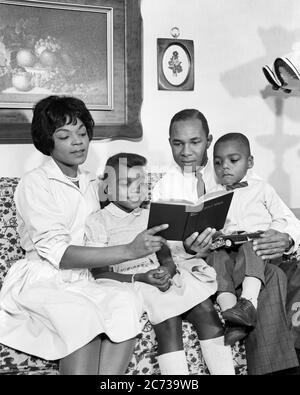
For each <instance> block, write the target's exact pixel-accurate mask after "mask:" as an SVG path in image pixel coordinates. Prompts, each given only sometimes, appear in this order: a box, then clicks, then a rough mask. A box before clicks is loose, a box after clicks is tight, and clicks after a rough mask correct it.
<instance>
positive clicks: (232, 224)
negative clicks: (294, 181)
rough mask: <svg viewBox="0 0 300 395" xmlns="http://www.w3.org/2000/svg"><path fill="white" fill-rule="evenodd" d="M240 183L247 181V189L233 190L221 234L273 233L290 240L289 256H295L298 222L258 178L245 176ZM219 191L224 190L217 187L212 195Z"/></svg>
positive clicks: (268, 185) (272, 190)
mask: <svg viewBox="0 0 300 395" xmlns="http://www.w3.org/2000/svg"><path fill="white" fill-rule="evenodd" d="M241 181H242V182H243V181H247V182H248V186H247V187H243V188H237V189H235V190H234V194H233V198H232V202H231V205H230V208H229V211H228V214H227V219H226V222H225V226H224V228H223V229H222V232H223V233H225V234H230V233H233V232H236V231H246V232H256V231H258V230H263V231H266V230H268V229H275V230H277V231H279V232H282V233H287V234H289V235H290V236H291V238H292V239H293V240H294V242H295V245H294V247H293V249H292V250H291V251H290V252H295V251H296V250H297V248H298V246H299V244H300V221H299V220H298V219H297V218H296V217H295V215H294V214H293V213H292V211H291V210H290V209H289V208H288V207H287V206H286V204H285V203H284V202H283V201H282V200H281V198H280V197H279V195H278V194H277V193H276V191H275V189H274V188H273V187H272V186H271V185H270V184H268V183H267V182H265V181H264V180H262V179H261V178H260V177H258V176H256V175H254V174H247V175H246V176H245V177H244V178H243V179H242V180H241ZM220 190H226V187H225V186H223V185H220V184H218V185H216V186H215V188H214V189H213V191H212V192H215V191H220Z"/></svg>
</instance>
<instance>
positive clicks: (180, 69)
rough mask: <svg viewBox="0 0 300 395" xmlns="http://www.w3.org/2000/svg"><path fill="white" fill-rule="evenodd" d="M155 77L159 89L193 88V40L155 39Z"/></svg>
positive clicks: (189, 89)
mask: <svg viewBox="0 0 300 395" xmlns="http://www.w3.org/2000/svg"><path fill="white" fill-rule="evenodd" d="M157 79H158V89H159V90H173V91H191V90H194V42H193V41H192V40H179V39H168V38H159V39H157Z"/></svg>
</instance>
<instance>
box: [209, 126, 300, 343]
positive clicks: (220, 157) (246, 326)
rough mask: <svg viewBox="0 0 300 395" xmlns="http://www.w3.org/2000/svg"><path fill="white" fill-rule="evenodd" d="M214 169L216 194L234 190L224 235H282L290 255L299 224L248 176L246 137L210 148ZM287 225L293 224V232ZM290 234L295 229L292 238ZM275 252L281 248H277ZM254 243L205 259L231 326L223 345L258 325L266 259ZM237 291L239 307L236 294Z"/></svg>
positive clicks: (225, 140) (236, 135) (269, 191)
mask: <svg viewBox="0 0 300 395" xmlns="http://www.w3.org/2000/svg"><path fill="white" fill-rule="evenodd" d="M213 155H214V168H215V173H216V176H217V180H218V183H219V185H218V186H217V187H216V188H215V189H216V190H220V189H221V190H222V189H227V190H233V189H234V196H233V199H232V203H231V206H230V209H229V212H228V216H227V220H226V223H225V226H224V228H223V230H222V233H224V234H231V233H236V232H238V231H245V232H256V231H259V230H260V231H263V232H266V231H267V230H268V231H269V232H270V230H271V229H272V230H273V231H274V232H276V231H278V232H281V233H282V243H284V242H285V243H286V240H285V239H288V241H289V243H288V248H287V249H286V251H285V252H286V253H287V254H290V253H292V252H294V251H295V249H297V247H295V242H296V245H298V244H299V235H300V222H299V221H298V220H297V218H296V217H295V216H294V214H293V213H292V212H291V211H290V210H289V209H288V207H287V206H286V205H285V204H284V203H283V202H282V200H281V199H280V198H279V196H278V195H277V194H276V192H275V191H274V189H273V188H272V187H271V186H270V185H269V184H267V183H266V182H264V181H263V180H261V179H259V178H258V177H255V176H253V175H251V174H250V173H248V170H249V169H251V168H252V167H253V163H254V162H253V156H252V155H251V152H250V144H249V141H248V139H247V137H246V136H245V135H243V134H241V133H228V134H225V135H224V136H222V137H221V138H219V140H218V141H217V142H216V144H215V146H214V153H213ZM290 224H293V225H294V226H293V229H292V228H291V226H290ZM294 229H298V232H297V233H295V232H294ZM277 243H278V247H280V245H279V244H280V242H277ZM255 250H256V241H255V240H254V241H253V246H252V245H251V242H246V243H244V244H242V245H241V246H240V247H233V248H231V249H228V250H227V251H225V250H224V249H222V250H216V251H214V252H213V253H212V254H211V255H210V256H209V258H208V261H209V263H210V264H211V265H212V266H213V267H214V268H215V270H216V272H217V280H218V293H219V295H218V297H217V301H218V303H219V305H220V307H221V309H222V311H223V317H224V319H225V320H226V321H227V322H228V323H229V326H228V328H227V333H226V342H227V344H233V343H234V342H235V341H236V340H240V339H242V338H243V337H245V336H247V334H248V332H249V331H250V330H251V329H253V328H254V327H255V325H256V320H257V317H256V316H257V312H256V310H257V299H258V295H259V293H260V290H261V287H262V286H264V285H265V265H266V262H265V256H264V255H262V256H260V253H259V252H258V253H256V252H255ZM240 286H241V289H242V292H241V296H240V299H239V301H238V302H237V298H236V289H237V288H238V287H240Z"/></svg>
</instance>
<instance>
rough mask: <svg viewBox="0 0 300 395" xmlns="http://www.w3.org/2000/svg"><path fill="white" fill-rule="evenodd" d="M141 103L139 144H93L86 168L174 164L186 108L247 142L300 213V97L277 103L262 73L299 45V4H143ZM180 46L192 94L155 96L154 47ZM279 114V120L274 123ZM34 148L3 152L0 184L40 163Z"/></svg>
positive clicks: (203, 0) (230, 0)
mask: <svg viewBox="0 0 300 395" xmlns="http://www.w3.org/2000/svg"><path fill="white" fill-rule="evenodd" d="M142 16H143V26H144V103H143V107H142V114H141V118H142V123H143V128H144V137H143V139H142V141H140V142H128V141H114V142H111V141H102V142H92V144H91V149H90V153H89V159H88V161H87V164H86V166H87V167H88V168H90V169H91V170H96V171H97V172H98V173H100V172H101V170H102V168H103V164H104V162H105V160H106V158H107V157H108V156H109V155H111V154H114V153H116V152H119V151H135V152H138V153H141V154H144V155H145V156H147V157H148V159H149V162H150V165H152V166H163V167H164V166H166V165H168V164H169V163H170V162H171V154H170V150H169V146H168V141H167V135H168V124H169V120H170V118H171V116H172V115H173V114H174V113H175V112H176V111H178V110H181V109H183V108H187V107H196V108H198V109H200V110H201V111H202V112H203V113H204V114H205V115H206V116H207V118H208V121H209V124H210V127H211V131H212V133H213V135H214V137H215V139H216V138H217V137H218V136H220V135H221V134H222V133H223V132H229V131H241V132H244V133H246V134H247V135H248V137H249V139H250V142H251V143H252V149H253V154H254V155H255V163H256V166H255V169H256V172H257V173H259V174H260V175H262V176H263V177H265V178H267V179H268V180H269V181H270V182H271V183H272V184H273V185H274V186H275V187H276V188H277V190H278V191H279V193H280V194H281V196H282V197H283V198H284V199H285V201H286V202H287V203H288V204H289V205H291V206H292V207H300V183H299V182H298V179H299V178H298V172H299V165H300V97H287V96H286V97H282V96H278V95H276V93H274V91H272V90H271V89H270V88H269V87H267V85H268V84H267V83H266V81H265V79H264V76H263V74H262V71H261V67H262V66H263V65H265V64H268V63H271V62H273V61H274V59H275V58H276V57H277V56H280V55H283V54H285V53H287V52H289V51H290V50H291V48H292V46H293V44H295V43H296V42H298V41H299V42H300V28H299V20H300V2H299V1H298V0H288V1H287V0H264V1H253V0H226V1H225V0H214V1H211V0H142ZM173 26H178V27H179V29H180V31H181V36H180V38H184V39H192V40H194V45H195V90H194V91H192V92H170V91H168V92H165V91H158V90H157V75H156V70H157V66H156V39H157V38H158V37H165V38H171V36H170V29H171V28H172V27H173ZM276 111H277V112H279V115H276ZM41 160H42V159H41V156H40V154H39V153H38V152H36V151H35V149H34V148H33V146H32V145H24V146H23V145H0V176H5V175H7V176H21V175H22V174H23V173H24V171H27V170H29V169H30V168H32V167H35V166H36V165H38V164H39V163H40V162H41Z"/></svg>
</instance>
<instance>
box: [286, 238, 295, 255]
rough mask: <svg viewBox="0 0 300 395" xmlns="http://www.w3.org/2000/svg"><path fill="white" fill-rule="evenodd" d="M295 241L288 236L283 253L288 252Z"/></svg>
mask: <svg viewBox="0 0 300 395" xmlns="http://www.w3.org/2000/svg"><path fill="white" fill-rule="evenodd" d="M294 244H295V242H294V240H293V239H292V238H291V236H289V245H288V247H287V248H286V249H285V250H284V252H285V253H288V252H289V251H290V249H291V248H292V247H293V246H294Z"/></svg>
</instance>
